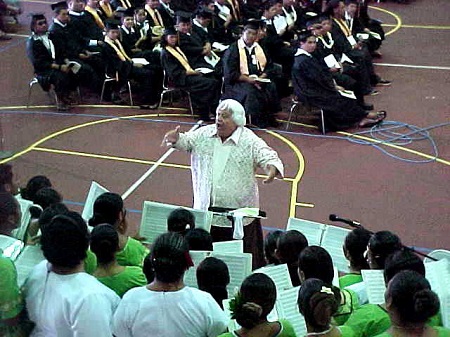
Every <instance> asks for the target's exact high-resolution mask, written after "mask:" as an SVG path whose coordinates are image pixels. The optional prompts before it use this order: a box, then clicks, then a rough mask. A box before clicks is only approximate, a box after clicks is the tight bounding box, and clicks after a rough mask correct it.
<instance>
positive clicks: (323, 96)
mask: <svg viewBox="0 0 450 337" xmlns="http://www.w3.org/2000/svg"><path fill="white" fill-rule="evenodd" d="M298 41H299V43H300V48H299V49H298V51H297V53H296V56H295V61H294V66H293V68H292V82H293V85H294V93H295V95H296V96H297V97H298V99H299V100H300V101H302V102H305V103H308V104H311V105H313V106H317V107H319V108H321V109H323V111H324V118H325V127H326V128H327V130H326V131H335V130H343V129H347V128H350V127H352V126H355V125H358V126H360V127H369V126H373V125H376V124H378V123H380V122H382V121H383V119H384V118H385V117H386V112H385V111H378V112H367V111H365V110H364V109H363V108H362V107H360V106H359V105H358V104H357V103H356V100H355V99H351V98H347V97H344V96H342V95H341V94H340V93H339V91H338V90H341V88H339V87H338V86H337V85H336V84H335V82H334V81H333V78H332V76H331V74H330V73H329V72H328V71H326V70H324V68H323V67H322V66H321V64H320V62H319V61H318V60H317V59H315V58H314V57H312V56H311V53H313V52H314V50H315V48H316V37H315V36H313V35H312V34H311V32H310V31H304V32H301V33H300V34H299V39H298Z"/></svg>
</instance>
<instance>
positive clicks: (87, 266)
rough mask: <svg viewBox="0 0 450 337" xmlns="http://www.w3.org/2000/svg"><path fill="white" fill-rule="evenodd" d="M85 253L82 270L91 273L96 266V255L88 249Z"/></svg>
mask: <svg viewBox="0 0 450 337" xmlns="http://www.w3.org/2000/svg"><path fill="white" fill-rule="evenodd" d="M86 255H87V256H86V258H85V259H84V271H85V272H86V273H88V274H91V275H92V274H93V273H94V271H95V269H96V268H97V255H95V254H94V253H93V252H92V251H91V250H90V249H88V250H87V252H86Z"/></svg>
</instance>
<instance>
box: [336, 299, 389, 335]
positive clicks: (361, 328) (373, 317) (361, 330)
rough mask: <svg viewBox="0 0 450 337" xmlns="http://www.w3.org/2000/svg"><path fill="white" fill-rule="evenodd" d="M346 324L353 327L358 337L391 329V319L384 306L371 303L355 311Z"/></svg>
mask: <svg viewBox="0 0 450 337" xmlns="http://www.w3.org/2000/svg"><path fill="white" fill-rule="evenodd" d="M344 326H349V327H351V328H352V329H353V331H354V332H355V336H356V337H371V336H376V335H378V334H380V333H382V332H384V331H386V330H387V329H389V327H390V326H391V320H390V318H389V315H388V313H387V311H386V310H385V309H384V308H383V307H381V306H379V305H378V304H370V303H369V304H364V305H361V306H360V307H359V308H357V309H356V310H355V311H353V313H352V314H351V315H350V317H349V318H348V320H347V322H345V324H344Z"/></svg>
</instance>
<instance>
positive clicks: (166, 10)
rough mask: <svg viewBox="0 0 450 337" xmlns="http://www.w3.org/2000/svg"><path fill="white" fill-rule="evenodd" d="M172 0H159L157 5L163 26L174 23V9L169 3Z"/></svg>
mask: <svg viewBox="0 0 450 337" xmlns="http://www.w3.org/2000/svg"><path fill="white" fill-rule="evenodd" d="M171 1H172V0H160V1H159V6H158V12H159V14H161V18H162V21H163V23H164V27H170V26H173V25H174V24H175V11H174V10H173V9H172V6H171V5H170V3H171Z"/></svg>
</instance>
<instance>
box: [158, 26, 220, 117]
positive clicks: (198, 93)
mask: <svg viewBox="0 0 450 337" xmlns="http://www.w3.org/2000/svg"><path fill="white" fill-rule="evenodd" d="M161 46H162V47H163V49H162V51H161V61H162V65H163V68H164V71H165V72H166V76H167V77H168V79H169V82H170V83H172V84H173V85H175V86H176V87H178V88H182V89H185V90H187V91H189V93H190V94H191V100H192V105H193V108H194V112H195V113H196V114H198V115H200V118H201V119H202V120H204V121H209V120H211V118H210V114H215V112H216V108H217V105H218V104H219V90H220V86H219V82H218V81H217V80H215V79H213V78H209V77H206V76H204V75H202V74H201V73H200V72H198V71H195V70H194V69H193V67H192V66H191V65H190V63H189V61H188V58H187V56H186V55H185V54H184V53H183V51H182V50H181V49H180V47H179V46H178V33H177V31H176V30H175V29H174V28H173V27H171V28H167V29H166V30H165V32H164V35H163V38H162V40H161Z"/></svg>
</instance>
